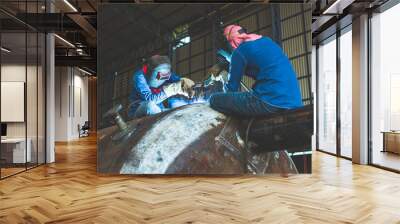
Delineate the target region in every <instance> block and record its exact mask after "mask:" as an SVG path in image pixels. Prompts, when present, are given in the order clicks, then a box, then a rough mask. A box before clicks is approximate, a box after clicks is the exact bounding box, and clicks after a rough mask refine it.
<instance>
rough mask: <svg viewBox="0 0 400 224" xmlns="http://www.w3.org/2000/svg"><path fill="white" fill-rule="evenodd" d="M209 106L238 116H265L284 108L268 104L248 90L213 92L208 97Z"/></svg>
mask: <svg viewBox="0 0 400 224" xmlns="http://www.w3.org/2000/svg"><path fill="white" fill-rule="evenodd" d="M210 106H211V108H213V109H214V110H216V111H219V112H221V113H224V114H226V115H234V116H240V117H257V116H265V115H268V114H271V113H277V112H279V111H282V110H284V109H282V108H278V107H274V106H272V105H269V104H268V103H266V102H264V101H262V100H261V99H260V98H258V97H256V96H254V95H253V94H252V93H250V92H228V93H215V94H213V95H212V96H211V98H210Z"/></svg>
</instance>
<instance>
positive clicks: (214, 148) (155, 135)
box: [98, 104, 297, 174]
mask: <svg viewBox="0 0 400 224" xmlns="http://www.w3.org/2000/svg"><path fill="white" fill-rule="evenodd" d="M189 121H191V122H189ZM239 123H240V122H239V121H237V120H232V119H228V118H227V117H225V116H224V115H223V114H221V113H218V112H216V111H213V110H212V109H211V108H210V107H209V106H208V105H206V104H194V105H187V106H184V107H180V108H176V109H174V110H171V111H168V112H164V113H161V114H158V115H156V116H150V117H145V118H141V119H137V120H132V121H130V122H129V124H130V125H131V126H133V127H135V132H134V134H133V135H132V136H130V137H129V138H128V139H126V140H125V141H122V142H120V141H113V140H112V136H113V135H115V134H117V133H118V132H119V130H118V129H117V128H116V127H110V128H107V129H103V130H100V131H99V135H98V136H99V137H98V138H99V139H98V150H99V153H98V171H99V172H102V173H124V174H246V173H251V174H266V173H283V174H287V173H297V170H296V168H295V167H294V166H293V162H292V161H291V158H290V157H289V156H288V155H287V154H286V153H285V152H284V151H282V152H265V153H257V154H252V153H248V152H247V151H246V149H245V147H244V145H243V142H242V143H241V137H240V136H238V133H239V130H238V124H239ZM167 124H170V125H171V126H170V127H167V126H165V125H167ZM161 127H162V128H161ZM166 127H167V128H166ZM163 128H166V129H163ZM185 138H187V139H185Z"/></svg>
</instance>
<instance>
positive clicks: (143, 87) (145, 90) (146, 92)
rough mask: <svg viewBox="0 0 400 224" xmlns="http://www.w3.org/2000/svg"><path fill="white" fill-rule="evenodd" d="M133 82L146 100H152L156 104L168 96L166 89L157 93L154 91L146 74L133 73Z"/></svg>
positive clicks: (141, 96)
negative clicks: (148, 82)
mask: <svg viewBox="0 0 400 224" xmlns="http://www.w3.org/2000/svg"><path fill="white" fill-rule="evenodd" d="M133 83H134V87H135V89H136V91H137V92H138V93H139V95H140V98H141V99H142V100H144V101H152V102H154V103H156V104H159V103H161V102H163V101H164V100H166V99H167V98H168V97H167V95H166V94H165V93H164V91H161V92H160V93H157V94H154V93H152V92H151V90H150V87H149V85H148V84H147V81H146V78H145V77H144V74H141V73H135V74H134V75H133ZM133 91H134V90H133Z"/></svg>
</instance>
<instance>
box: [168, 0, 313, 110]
mask: <svg viewBox="0 0 400 224" xmlns="http://www.w3.org/2000/svg"><path fill="white" fill-rule="evenodd" d="M263 6H264V7H259V9H257V10H255V11H253V12H250V13H248V14H246V15H241V16H240V17H238V18H233V19H230V20H229V21H224V24H226V25H228V24H232V23H235V24H239V25H241V26H242V27H245V28H246V29H247V31H248V32H252V33H253V32H254V33H258V34H261V35H264V36H269V37H271V38H272V39H274V40H275V41H276V42H278V43H280V44H281V46H282V48H283V50H284V52H285V53H286V54H287V56H288V57H289V59H290V61H291V63H292V65H293V68H294V70H295V71H296V74H297V78H298V80H299V84H300V88H301V92H302V98H303V102H304V104H310V103H312V99H311V95H312V94H311V71H310V69H311V64H310V63H311V4H269V5H263ZM272 17H273V18H280V20H273V19H272ZM219 32H222V31H219ZM212 59H213V49H212V33H211V32H208V33H206V34H202V35H201V36H197V37H193V38H192V40H191V42H190V43H188V44H186V45H184V46H182V47H179V48H177V49H176V50H175V53H174V55H173V60H172V61H173V64H174V68H175V71H176V72H177V73H178V74H180V75H182V76H186V77H190V78H192V79H193V80H195V81H201V80H203V79H204V78H205V77H206V71H207V68H209V67H210V66H212V64H213V63H214V62H213V60H212ZM242 82H243V84H245V85H246V86H247V87H251V86H252V85H253V84H254V80H253V79H251V78H249V77H247V76H244V77H243V80H242Z"/></svg>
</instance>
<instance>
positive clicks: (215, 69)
mask: <svg viewBox="0 0 400 224" xmlns="http://www.w3.org/2000/svg"><path fill="white" fill-rule="evenodd" d="M220 72H221V67H220V66H219V64H215V65H213V66H212V67H211V68H209V69H208V71H207V75H214V77H215V76H218V74H219V73H220Z"/></svg>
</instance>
